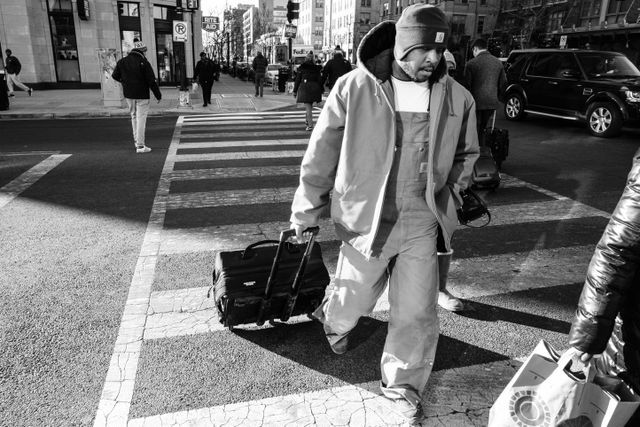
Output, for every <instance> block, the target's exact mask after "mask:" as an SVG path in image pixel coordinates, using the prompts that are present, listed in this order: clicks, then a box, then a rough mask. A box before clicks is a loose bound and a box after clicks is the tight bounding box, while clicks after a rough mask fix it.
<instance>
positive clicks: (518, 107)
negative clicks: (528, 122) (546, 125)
mask: <svg viewBox="0 0 640 427" xmlns="http://www.w3.org/2000/svg"><path fill="white" fill-rule="evenodd" d="M504 115H505V117H506V118H507V119H508V120H521V119H523V118H524V116H525V113H524V100H523V99H522V96H520V95H518V94H517V93H511V94H509V95H508V96H507V99H506V102H505V103H504Z"/></svg>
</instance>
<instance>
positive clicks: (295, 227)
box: [289, 224, 307, 243]
mask: <svg viewBox="0 0 640 427" xmlns="http://www.w3.org/2000/svg"><path fill="white" fill-rule="evenodd" d="M289 228H290V229H291V230H296V241H297V242H298V243H304V237H303V232H304V230H306V229H307V227H305V226H304V225H300V224H291V227H289Z"/></svg>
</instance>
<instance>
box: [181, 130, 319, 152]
mask: <svg viewBox="0 0 640 427" xmlns="http://www.w3.org/2000/svg"><path fill="white" fill-rule="evenodd" d="M211 135H215V134H211ZM307 142H309V138H303V139H263V140H260V141H255V140H254V141H252V140H244V141H203V142H181V143H180V147H178V148H179V149H180V150H184V149H187V148H220V147H238V148H239V149H240V148H244V147H260V146H264V145H267V146H269V145H301V144H306V143H307Z"/></svg>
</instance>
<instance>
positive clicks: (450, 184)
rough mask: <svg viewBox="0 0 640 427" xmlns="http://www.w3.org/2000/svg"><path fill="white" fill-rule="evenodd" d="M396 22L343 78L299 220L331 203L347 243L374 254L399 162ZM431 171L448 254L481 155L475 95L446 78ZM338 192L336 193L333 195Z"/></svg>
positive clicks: (312, 158)
mask: <svg viewBox="0 0 640 427" xmlns="http://www.w3.org/2000/svg"><path fill="white" fill-rule="evenodd" d="M394 39H395V24H394V23H393V22H390V21H386V22H383V23H381V24H378V25H377V26H376V27H375V28H373V29H372V30H371V31H370V32H369V34H367V36H366V37H365V38H364V39H363V41H362V43H361V45H360V48H359V49H358V63H359V68H358V69H356V70H354V71H353V72H351V73H348V74H346V75H344V76H343V77H341V78H340V79H338V81H337V82H336V84H335V86H334V88H333V90H332V91H331V93H330V95H329V97H328V99H327V101H326V103H325V106H324V108H323V109H322V112H321V113H320V116H319V118H318V122H317V124H316V126H315V128H314V131H313V133H312V134H311V138H310V140H309V146H308V148H307V151H306V153H305V155H304V158H303V160H302V165H301V173H300V185H299V187H298V189H297V191H296V193H295V196H294V200H293V204H292V215H291V222H292V223H293V224H298V225H303V226H306V227H310V226H314V225H316V224H317V223H318V219H319V217H320V214H321V212H322V211H323V209H324V208H325V207H326V205H327V204H329V203H331V218H332V219H333V221H334V223H335V226H336V231H337V234H338V236H339V237H340V239H342V240H343V241H345V242H348V243H350V244H351V245H352V246H353V247H354V248H356V249H357V250H358V251H360V252H361V253H363V254H364V255H365V256H366V257H369V256H371V246H372V244H373V241H374V238H375V235H376V232H377V230H378V226H379V223H380V215H381V211H382V204H383V201H384V195H385V189H386V185H387V181H388V178H389V172H390V169H391V164H392V162H393V156H394V146H395V139H396V121H395V108H394V97H393V87H392V85H391V81H390V79H389V78H390V72H391V61H393V54H392V52H393V41H394ZM430 110H431V126H430V128H429V141H430V144H429V157H428V159H429V162H428V163H429V165H428V166H429V168H428V178H427V186H426V188H427V189H426V193H425V199H426V201H427V204H428V206H429V208H431V210H432V211H433V212H434V213H435V215H436V217H437V219H438V222H439V224H440V226H441V228H442V230H443V235H444V240H445V244H446V246H447V248H449V247H450V241H451V235H452V233H453V231H454V229H455V227H456V226H457V224H458V220H457V216H456V207H457V204H458V199H457V198H456V197H454V194H455V195H457V194H458V192H459V191H460V190H461V189H464V188H467V186H468V183H469V179H470V177H471V172H472V170H473V165H474V163H475V161H476V159H477V157H478V152H479V149H478V136H477V133H476V117H475V105H474V101H473V97H472V96H471V94H470V93H469V92H468V91H467V90H466V89H464V88H463V87H462V86H461V85H460V84H459V83H457V82H456V81H455V80H453V79H452V78H450V77H448V76H447V75H446V73H444V75H443V76H442V78H440V80H439V81H437V82H435V83H434V85H433V86H432V88H431V109H430ZM330 193H332V195H331V197H330Z"/></svg>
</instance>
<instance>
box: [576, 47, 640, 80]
mask: <svg viewBox="0 0 640 427" xmlns="http://www.w3.org/2000/svg"><path fill="white" fill-rule="evenodd" d="M578 60H579V61H580V64H581V65H582V68H583V69H584V72H585V73H586V74H587V76H588V77H589V78H594V77H596V78H597V77H638V76H640V71H638V69H637V68H636V66H635V65H633V63H632V62H631V61H629V59H628V58H627V57H626V56H622V55H616V54H613V53H611V54H608V53H603V52H598V53H579V54H578Z"/></svg>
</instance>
